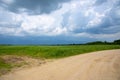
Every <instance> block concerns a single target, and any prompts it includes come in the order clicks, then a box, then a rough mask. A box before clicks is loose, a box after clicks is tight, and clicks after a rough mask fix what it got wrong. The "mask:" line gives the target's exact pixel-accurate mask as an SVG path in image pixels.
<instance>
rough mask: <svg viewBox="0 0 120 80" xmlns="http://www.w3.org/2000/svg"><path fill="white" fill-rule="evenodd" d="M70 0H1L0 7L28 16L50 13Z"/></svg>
mask: <svg viewBox="0 0 120 80" xmlns="http://www.w3.org/2000/svg"><path fill="white" fill-rule="evenodd" d="M69 1H70V0H1V1H0V2H1V3H0V5H1V6H2V7H4V8H6V9H8V10H10V11H12V12H15V13H20V12H26V13H28V14H42V13H50V12H52V11H54V10H56V9H59V8H61V6H62V3H65V2H69Z"/></svg>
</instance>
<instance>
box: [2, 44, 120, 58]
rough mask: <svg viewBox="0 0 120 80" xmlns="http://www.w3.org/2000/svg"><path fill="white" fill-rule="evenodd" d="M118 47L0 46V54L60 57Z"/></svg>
mask: <svg viewBox="0 0 120 80" xmlns="http://www.w3.org/2000/svg"><path fill="white" fill-rule="evenodd" d="M108 49H120V46H119V45H74V46H0V56H2V55H19V56H29V57H33V58H62V57H67V56H72V55H77V54H83V53H87V52H93V51H100V50H108Z"/></svg>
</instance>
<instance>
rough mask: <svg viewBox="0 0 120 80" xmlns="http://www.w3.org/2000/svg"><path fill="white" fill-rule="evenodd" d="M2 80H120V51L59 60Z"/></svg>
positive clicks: (16, 73)
mask: <svg viewBox="0 0 120 80" xmlns="http://www.w3.org/2000/svg"><path fill="white" fill-rule="evenodd" d="M0 80H120V50H106V51H99V52H93V53H90V54H83V55H77V56H72V57H69V58H64V59H59V60H56V61H53V62H49V63H46V64H44V65H42V66H39V67H33V68H29V69H25V70H20V71H16V72H13V73H10V74H7V75H4V76H2V77H1V79H0Z"/></svg>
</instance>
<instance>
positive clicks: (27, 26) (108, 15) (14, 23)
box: [0, 0, 120, 43]
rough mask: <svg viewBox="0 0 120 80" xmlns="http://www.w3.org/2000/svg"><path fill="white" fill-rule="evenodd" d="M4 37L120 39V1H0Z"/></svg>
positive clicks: (0, 21)
mask: <svg viewBox="0 0 120 80" xmlns="http://www.w3.org/2000/svg"><path fill="white" fill-rule="evenodd" d="M0 35H2V36H13V37H14V36H15V37H20V36H23V37H28V36H31V37H33V36H36V37H35V38H36V39H38V38H39V37H40V38H41V37H44V36H46V37H45V40H48V39H52V38H53V39H56V40H58V41H60V40H61V38H62V39H63V38H64V39H63V40H61V41H62V42H64V41H66V42H67V41H68V40H67V39H68V38H69V40H70V41H68V42H77V40H78V39H80V41H82V40H83V41H89V40H109V41H110V40H114V39H119V38H120V36H119V35H120V1H119V0H0ZM50 37H51V38H50ZM1 38H3V37H1ZM73 38H74V39H73ZM26 39H29V38H26ZM85 39H86V40H85ZM53 42H54V41H53ZM41 43H42V42H41Z"/></svg>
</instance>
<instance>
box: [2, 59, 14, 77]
mask: <svg viewBox="0 0 120 80" xmlns="http://www.w3.org/2000/svg"><path fill="white" fill-rule="evenodd" d="M11 68H12V66H11V65H10V64H8V63H6V62H5V61H4V60H3V59H2V58H0V75H2V74H5V73H7V72H8V71H10V70H11Z"/></svg>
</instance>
